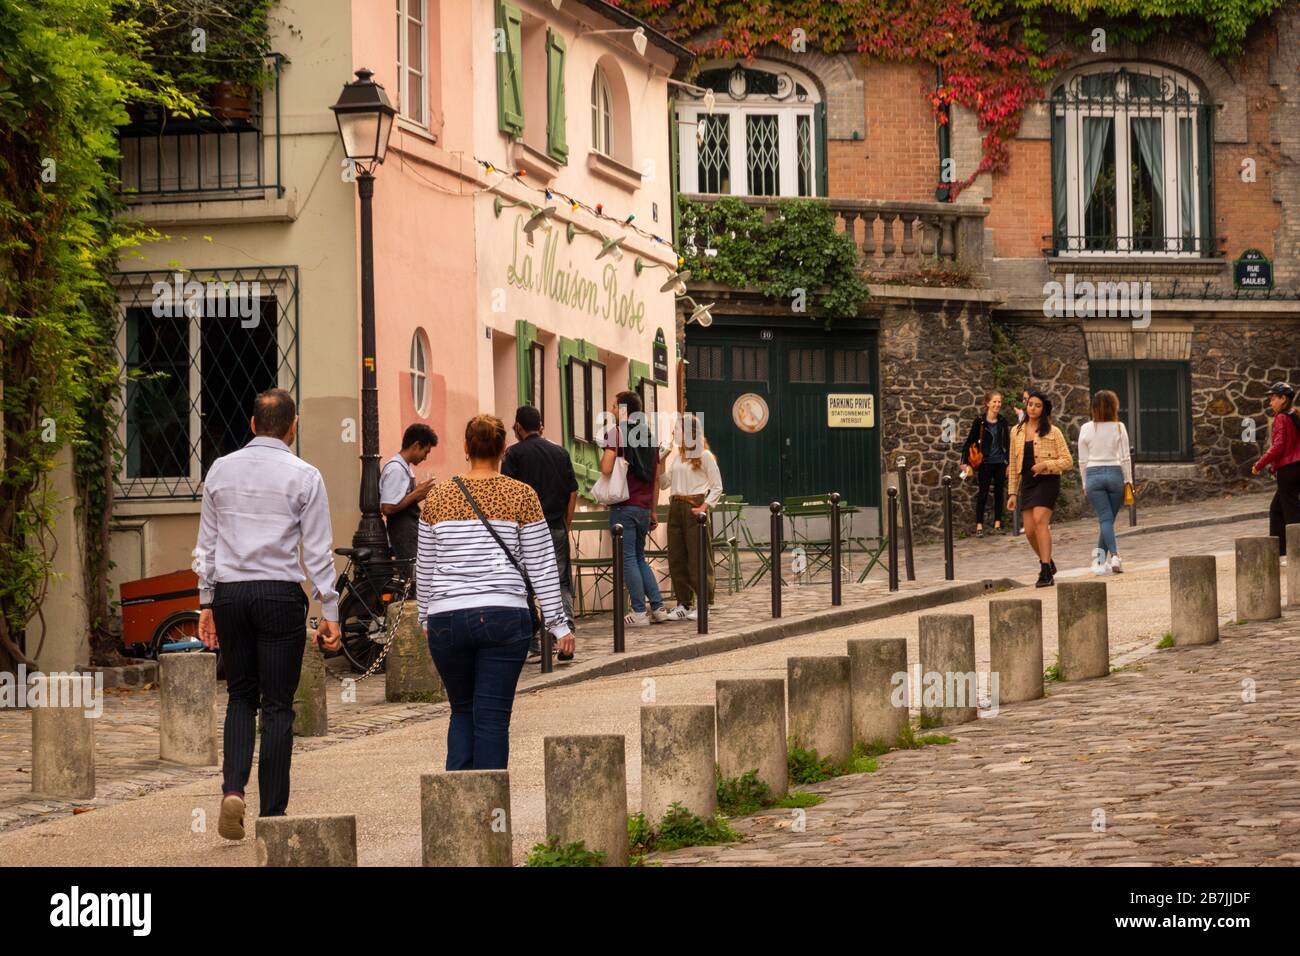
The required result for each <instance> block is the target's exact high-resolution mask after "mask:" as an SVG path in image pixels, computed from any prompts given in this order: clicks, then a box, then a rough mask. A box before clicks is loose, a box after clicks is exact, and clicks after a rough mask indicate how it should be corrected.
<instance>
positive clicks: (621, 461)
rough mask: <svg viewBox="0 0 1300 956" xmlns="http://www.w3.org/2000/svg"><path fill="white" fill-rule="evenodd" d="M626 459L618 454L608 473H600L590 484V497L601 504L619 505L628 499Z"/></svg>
mask: <svg viewBox="0 0 1300 956" xmlns="http://www.w3.org/2000/svg"><path fill="white" fill-rule="evenodd" d="M627 468H628V465H627V459H626V458H624V457H623V456H622V455H619V456H618V457H617V458H615V459H614V467H613V468H611V469H610V472H609V474H608V475H601V476H600V477H599V478H597V479H596V483H595V484H594V485H592V486H591V497H593V498H595V499H596V500H597V501H599V502H600V503H601V504H602V505H621V504H622V503H623V502H625V501H627V499H628V490H627Z"/></svg>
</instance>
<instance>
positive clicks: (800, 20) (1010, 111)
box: [610, 0, 1282, 197]
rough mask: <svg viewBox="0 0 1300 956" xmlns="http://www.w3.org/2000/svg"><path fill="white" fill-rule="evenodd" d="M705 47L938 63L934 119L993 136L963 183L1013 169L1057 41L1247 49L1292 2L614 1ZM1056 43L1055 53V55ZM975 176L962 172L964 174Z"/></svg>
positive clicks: (708, 50)
mask: <svg viewBox="0 0 1300 956" xmlns="http://www.w3.org/2000/svg"><path fill="white" fill-rule="evenodd" d="M610 2H611V3H613V4H614V5H615V6H619V7H622V8H624V9H626V10H628V11H629V12H631V13H634V14H636V15H637V16H640V17H643V18H644V19H646V20H648V21H649V22H651V23H653V24H655V25H656V26H657V27H659V28H660V29H662V30H663V31H664V32H666V33H667V34H668V35H669V36H672V37H674V38H676V39H678V40H680V41H682V42H684V43H686V44H687V45H688V46H691V47H692V48H693V49H695V50H696V52H698V53H699V54H700V55H701V57H702V58H725V57H752V56H754V55H756V54H757V53H758V51H759V50H761V48H762V47H763V46H765V45H766V44H769V43H774V44H778V45H780V46H784V47H787V48H789V47H792V46H794V45H795V44H796V43H806V44H807V48H809V49H812V48H814V47H816V48H820V49H822V50H824V51H826V52H827V53H837V52H849V53H852V52H856V53H859V54H862V55H863V56H865V57H875V58H879V59H884V60H896V61H903V62H924V63H931V64H934V65H935V66H936V67H939V69H940V70H941V71H942V81H941V82H940V83H938V84H937V85H936V86H935V87H933V88H932V89H931V90H929V91H928V95H929V97H930V105H931V107H932V109H933V110H934V113H935V118H936V122H938V123H940V124H944V123H947V121H948V115H947V108H948V106H949V105H950V104H953V103H956V104H960V105H962V106H965V107H968V108H969V109H971V110H973V111H974V112H975V114H976V116H977V117H978V122H979V127H980V129H981V130H982V131H983V132H984V141H983V154H982V156H981V159H980V163H979V166H978V167H977V168H976V169H974V170H973V171H969V173H967V174H966V175H965V176H964V178H960V179H959V181H958V182H956V183H955V184H954V185H953V186H952V188H951V190H950V193H949V195H950V197H955V196H956V195H957V193H959V192H960V191H961V190H962V189H964V188H965V187H966V186H968V185H970V183H971V182H973V181H974V179H975V177H976V176H978V175H979V174H980V173H983V172H986V171H998V172H1000V171H1003V170H1005V169H1006V168H1007V165H1008V162H1009V159H1010V153H1009V151H1008V144H1009V143H1010V141H1011V139H1012V138H1013V137H1014V136H1015V134H1016V131H1017V130H1018V129H1019V128H1020V121H1021V118H1022V116H1023V115H1024V111H1025V109H1026V107H1028V106H1030V105H1031V104H1032V103H1033V102H1034V101H1036V100H1038V99H1041V98H1042V96H1043V86H1044V84H1045V83H1046V82H1047V80H1048V79H1050V77H1051V76H1052V75H1053V74H1054V73H1055V72H1056V70H1057V69H1059V67H1060V66H1061V64H1063V63H1064V62H1065V59H1066V55H1065V53H1064V52H1063V51H1061V50H1059V49H1051V47H1052V39H1053V38H1054V37H1058V38H1061V39H1068V40H1073V41H1075V42H1087V41H1090V40H1091V36H1090V34H1089V33H1088V32H1087V30H1089V29H1091V28H1092V27H1093V26H1102V27H1103V28H1106V29H1112V28H1113V29H1114V30H1115V31H1116V33H1117V34H1118V35H1119V36H1127V37H1129V38H1132V39H1139V40H1140V39H1144V38H1146V37H1149V36H1150V35H1152V34H1153V33H1155V32H1157V31H1162V30H1163V31H1168V30H1173V29H1177V28H1180V27H1184V26H1185V27H1187V28H1188V29H1192V30H1197V31H1200V32H1202V33H1203V34H1204V35H1205V43H1206V46H1207V47H1208V49H1209V50H1210V52H1211V53H1212V54H1214V55H1216V56H1224V57H1227V56H1231V55H1233V54H1235V53H1237V52H1238V51H1240V49H1241V47H1242V45H1243V43H1244V41H1245V37H1246V34H1247V31H1248V30H1249V28H1250V26H1251V24H1253V23H1254V22H1256V21H1257V20H1259V19H1261V18H1263V17H1265V16H1268V15H1269V14H1270V13H1272V12H1273V11H1274V10H1276V9H1277V8H1278V7H1279V6H1280V5H1281V2H1282V0H1209V2H1206V0H1161V2H1159V3H1152V2H1151V0H837V2H834V3H831V2H827V0H783V2H781V3H754V2H752V0H610ZM1049 50H1050V52H1049ZM963 172H965V171H961V170H959V171H958V175H959V176H960V175H961V174H962V173H963Z"/></svg>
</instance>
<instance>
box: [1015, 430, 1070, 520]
mask: <svg viewBox="0 0 1300 956" xmlns="http://www.w3.org/2000/svg"><path fill="white" fill-rule="evenodd" d="M1017 495H1018V497H1019V499H1020V500H1019V501H1018V502H1017V503H1018V504H1019V506H1020V510H1021V512H1024V511H1027V510H1028V509H1030V508H1051V509H1054V508H1055V507H1056V499H1057V498H1059V497H1060V496H1061V476H1060V475H1035V474H1034V443H1033V442H1030V441H1027V442H1025V451H1024V459H1023V461H1022V463H1021V467H1020V488H1019V490H1018V491H1017Z"/></svg>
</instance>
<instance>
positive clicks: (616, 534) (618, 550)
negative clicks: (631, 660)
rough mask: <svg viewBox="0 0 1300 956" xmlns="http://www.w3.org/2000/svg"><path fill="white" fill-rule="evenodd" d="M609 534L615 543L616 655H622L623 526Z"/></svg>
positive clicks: (623, 642) (625, 644) (617, 526)
mask: <svg viewBox="0 0 1300 956" xmlns="http://www.w3.org/2000/svg"><path fill="white" fill-rule="evenodd" d="M609 534H610V537H611V538H612V539H613V541H614V545H613V547H614V653H615V654H622V653H623V652H624V651H626V650H627V642H626V640H625V638H624V627H625V622H624V621H623V613H624V611H623V526H622V525H621V524H616V525H614V526H613V527H612V528H610V529H609Z"/></svg>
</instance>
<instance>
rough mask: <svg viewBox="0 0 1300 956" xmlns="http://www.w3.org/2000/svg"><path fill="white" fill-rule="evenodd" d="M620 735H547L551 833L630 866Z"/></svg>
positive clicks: (613, 863)
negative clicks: (580, 843)
mask: <svg viewBox="0 0 1300 956" xmlns="http://www.w3.org/2000/svg"><path fill="white" fill-rule="evenodd" d="M624 747H625V741H624V739H623V738H622V737H621V736H619V735H616V734H591V735H586V736H573V737H546V738H544V739H543V741H542V750H543V755H544V759H543V763H544V767H545V770H544V776H545V780H546V833H547V836H548V837H552V836H553V837H558V838H559V840H560V843H561V844H565V843H577V842H582V843H583V844H584V845H585V846H586V848H587V849H588V850H591V851H600V852H603V853H604V854H605V862H604V865H605V866H627V859H628V853H627V850H628V847H627V764H626V756H625V753H624Z"/></svg>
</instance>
